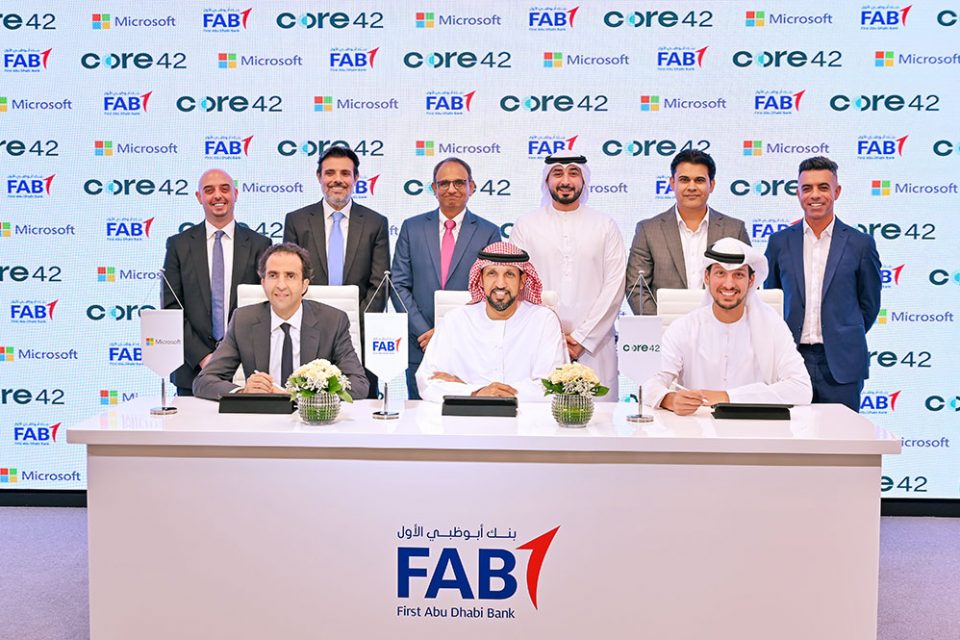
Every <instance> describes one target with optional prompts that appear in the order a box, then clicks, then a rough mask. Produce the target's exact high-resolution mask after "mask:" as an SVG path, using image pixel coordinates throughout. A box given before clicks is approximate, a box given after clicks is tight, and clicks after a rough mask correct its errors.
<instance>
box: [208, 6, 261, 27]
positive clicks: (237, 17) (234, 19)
mask: <svg viewBox="0 0 960 640" xmlns="http://www.w3.org/2000/svg"><path fill="white" fill-rule="evenodd" d="M250 11H252V9H244V10H242V11H237V10H235V9H207V10H205V11H204V12H203V31H204V33H240V30H241V29H246V28H247V20H248V19H249V18H250Z"/></svg>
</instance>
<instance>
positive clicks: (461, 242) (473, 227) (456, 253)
mask: <svg viewBox="0 0 960 640" xmlns="http://www.w3.org/2000/svg"><path fill="white" fill-rule="evenodd" d="M476 232H477V216H475V215H473V214H472V213H470V211H469V210H468V211H466V212H465V213H464V214H463V226H462V227H460V233H459V235H457V244H456V245H454V247H453V258H452V259H451V260H450V271H448V272H447V278H449V277H450V275H451V274H453V272H454V271H456V270H457V265H458V264H460V260H461V259H462V258H463V255H464V254H465V253H466V252H467V247H470V246H472V240H473V235H474V234H475V233H476ZM437 233H438V234H439V233H440V230H439V227H438V228H437Z"/></svg>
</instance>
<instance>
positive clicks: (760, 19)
mask: <svg viewBox="0 0 960 640" xmlns="http://www.w3.org/2000/svg"><path fill="white" fill-rule="evenodd" d="M746 25H747V26H748V27H765V26H767V12H766V11H747V17H746Z"/></svg>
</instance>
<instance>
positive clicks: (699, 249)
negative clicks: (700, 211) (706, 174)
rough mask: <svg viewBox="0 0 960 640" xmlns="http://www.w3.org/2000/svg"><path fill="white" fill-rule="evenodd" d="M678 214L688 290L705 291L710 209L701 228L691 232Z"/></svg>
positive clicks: (702, 221) (701, 222)
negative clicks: (705, 258) (704, 272)
mask: <svg viewBox="0 0 960 640" xmlns="http://www.w3.org/2000/svg"><path fill="white" fill-rule="evenodd" d="M673 210H674V212H675V213H676V214H677V225H679V227H680V246H681V247H682V248H683V266H684V267H685V269H686V272H687V289H703V254H704V253H706V251H707V227H709V226H710V209H709V208H707V213H706V214H705V215H704V216H703V220H701V221H700V226H699V227H697V228H696V230H695V231H691V230H690V227H688V226H687V223H686V222H684V221H683V218H681V217H680V212H679V211H678V210H677V208H676V207H674V208H673Z"/></svg>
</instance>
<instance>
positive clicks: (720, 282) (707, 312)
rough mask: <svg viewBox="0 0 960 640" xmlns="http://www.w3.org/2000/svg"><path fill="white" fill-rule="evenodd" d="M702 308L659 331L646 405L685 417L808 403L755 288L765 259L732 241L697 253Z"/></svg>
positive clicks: (808, 391) (798, 364)
mask: <svg viewBox="0 0 960 640" xmlns="http://www.w3.org/2000/svg"><path fill="white" fill-rule="evenodd" d="M703 265H704V272H703V282H704V285H705V286H706V289H707V293H706V295H705V296H704V306H702V307H700V308H698V309H695V310H694V311H691V312H690V313H688V314H687V315H685V316H683V317H681V318H678V319H677V320H675V321H674V322H673V323H672V324H671V325H670V326H669V327H668V328H667V330H666V331H664V333H663V339H662V340H661V346H660V356H661V359H662V364H661V371H660V372H659V373H657V374H656V375H655V376H654V377H652V378H650V379H649V380H647V382H646V383H644V385H643V395H644V397H645V398H649V399H650V406H652V407H663V408H664V409H670V410H671V411H673V412H674V413H676V414H677V415H681V416H686V415H690V414H692V413H693V412H694V411H696V410H697V409H698V408H700V407H701V406H703V405H714V404H717V403H718V402H760V403H780V404H810V400H811V398H812V397H813V387H812V385H811V384H810V376H809V374H807V369H806V367H805V366H804V364H803V358H801V357H800V354H799V353H798V352H797V347H796V345H795V344H794V342H793V336H792V334H791V333H790V329H789V328H788V327H787V324H786V323H785V322H784V321H783V318H781V317H780V316H779V315H778V314H777V313H776V312H775V311H774V310H773V309H771V308H770V307H769V306H768V305H767V304H766V303H764V302H763V301H762V300H760V297H759V296H758V295H757V291H756V288H755V286H754V285H755V284H756V283H757V282H763V281H764V279H765V278H766V277H767V260H766V258H765V257H764V255H763V254H762V253H761V252H759V251H757V250H756V249H754V248H752V247H750V246H749V245H747V244H745V243H743V242H741V241H740V240H736V239H734V238H723V239H722V240H718V241H717V242H716V243H714V245H713V246H712V247H710V248H709V249H707V251H706V253H705V254H704V262H703Z"/></svg>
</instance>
